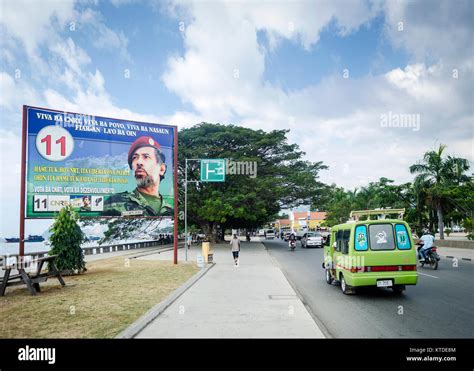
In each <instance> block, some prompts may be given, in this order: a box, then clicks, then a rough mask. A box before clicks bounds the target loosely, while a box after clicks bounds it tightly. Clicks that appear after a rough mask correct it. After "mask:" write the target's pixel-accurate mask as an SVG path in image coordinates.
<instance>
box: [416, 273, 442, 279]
mask: <svg viewBox="0 0 474 371" xmlns="http://www.w3.org/2000/svg"><path fill="white" fill-rule="evenodd" d="M418 274H422V275H423V276H428V277H433V278H439V277H436V276H432V275H431V274H426V273H421V272H418Z"/></svg>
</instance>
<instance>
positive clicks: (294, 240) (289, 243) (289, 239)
mask: <svg viewBox="0 0 474 371" xmlns="http://www.w3.org/2000/svg"><path fill="white" fill-rule="evenodd" d="M292 243H295V244H296V235H295V232H291V234H290V237H288V246H290V247H291V244H292Z"/></svg>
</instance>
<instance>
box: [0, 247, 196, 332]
mask: <svg viewBox="0 0 474 371" xmlns="http://www.w3.org/2000/svg"><path fill="white" fill-rule="evenodd" d="M125 259H126V257H123V256H122V257H114V258H110V259H104V260H98V261H94V262H89V263H87V272H86V273H84V274H82V275H79V276H70V277H64V280H65V282H66V287H61V285H60V284H59V281H58V280H57V279H53V278H50V279H49V280H48V281H47V282H45V283H42V284H41V293H39V294H38V295H37V296H31V295H30V293H29V291H28V289H27V288H26V286H13V287H7V291H6V293H5V296H3V297H0V318H1V321H0V337H1V338H113V337H115V336H116V335H118V334H119V333H120V332H121V331H123V330H124V329H125V328H127V327H128V326H129V325H130V324H132V323H133V322H134V321H136V320H137V319H138V318H140V317H141V316H142V315H143V314H145V313H146V312H147V311H148V310H149V309H150V308H151V307H153V306H154V305H155V304H157V303H159V302H160V301H162V300H163V299H164V298H165V297H166V296H168V295H169V294H170V293H171V292H173V291H174V290H175V289H177V288H178V287H179V286H181V285H182V284H183V283H184V282H186V281H187V280H188V279H189V278H190V277H192V276H193V275H194V274H195V273H196V272H197V271H198V270H199V268H198V267H196V265H195V264H192V263H184V262H180V263H179V264H178V265H174V264H173V263H172V262H168V261H159V260H137V259H130V260H129V266H128V267H127V264H125Z"/></svg>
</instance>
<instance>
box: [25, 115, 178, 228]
mask: <svg viewBox="0 0 474 371" xmlns="http://www.w3.org/2000/svg"><path fill="white" fill-rule="evenodd" d="M24 115H25V116H26V117H24V121H25V120H26V123H25V122H24V126H25V125H26V129H25V130H26V159H27V160H26V212H25V214H26V215H25V216H26V218H51V217H53V216H54V214H55V213H57V212H58V211H59V210H60V209H61V208H62V207H64V206H66V205H72V206H73V207H74V209H75V210H76V211H77V212H78V213H79V214H80V215H81V216H89V217H101V216H104V217H112V216H140V217H160V218H169V219H172V218H173V216H174V197H175V194H174V192H175V188H174V186H175V176H176V169H175V168H174V160H175V158H174V156H175V155H176V151H175V135H176V127H175V126H168V125H158V124H153V123H146V122H136V121H130V120H120V119H113V118H107V117H100V116H91V115H86V114H77V113H68V112H61V111H56V110H51V109H43V108H36V107H29V106H25V110H24Z"/></svg>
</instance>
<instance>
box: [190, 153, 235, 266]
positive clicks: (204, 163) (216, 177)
mask: <svg viewBox="0 0 474 371" xmlns="http://www.w3.org/2000/svg"><path fill="white" fill-rule="evenodd" d="M188 161H200V162H201V182H225V169H226V160H225V159H197V158H187V159H185V161H184V239H185V240H184V247H185V251H186V254H185V255H186V261H187V260H188V182H189V183H197V182H198V181H197V180H189V181H188Z"/></svg>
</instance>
